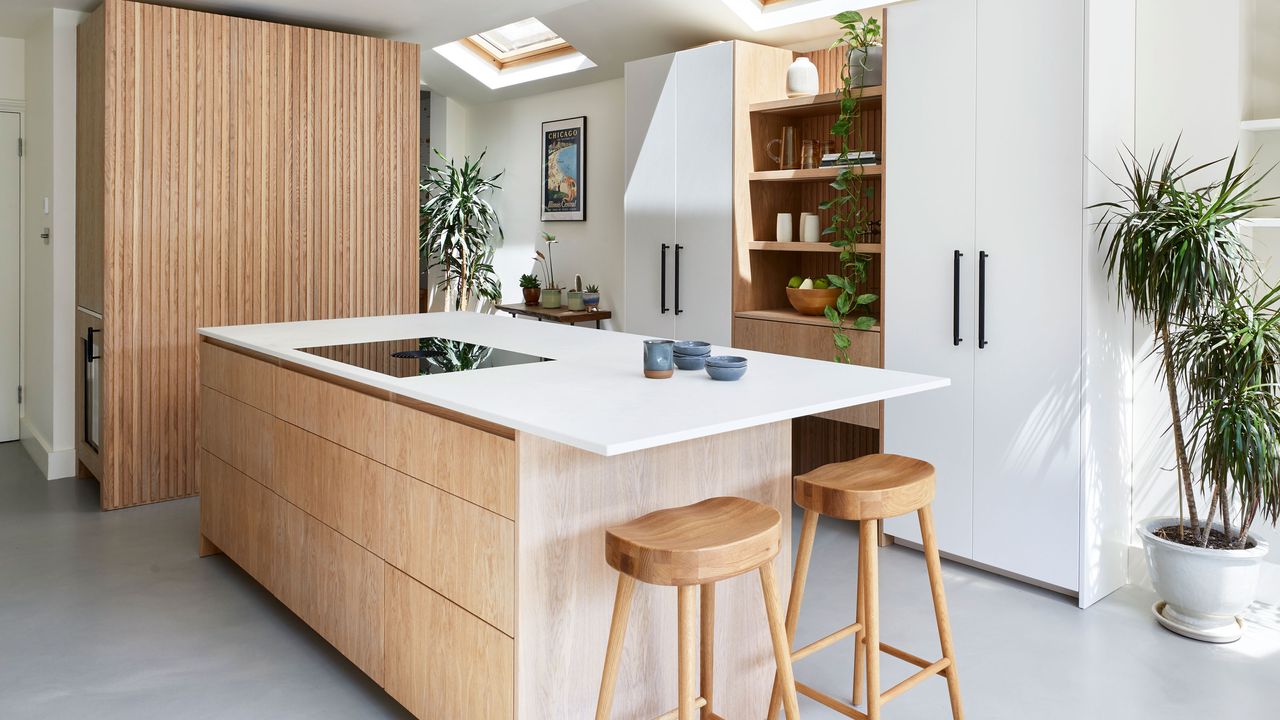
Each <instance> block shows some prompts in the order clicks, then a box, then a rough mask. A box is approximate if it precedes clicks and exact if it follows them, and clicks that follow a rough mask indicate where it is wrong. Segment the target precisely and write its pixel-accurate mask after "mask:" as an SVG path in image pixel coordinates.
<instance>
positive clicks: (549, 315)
mask: <svg viewBox="0 0 1280 720" xmlns="http://www.w3.org/2000/svg"><path fill="white" fill-rule="evenodd" d="M498 310H500V311H502V312H505V313H511V317H516V316H517V315H523V316H524V317H532V318H538V322H542V321H543V320H551V321H553V322H558V323H564V324H565V325H576V324H578V323H584V322H593V321H594V322H595V324H596V328H597V329H599V327H600V321H601V320H608V319H609V318H611V317H613V313H611V312H609V311H608V310H570V309H569V308H566V307H558V308H544V307H542V306H541V305H525V304H523V303H519V304H514V305H499V306H498Z"/></svg>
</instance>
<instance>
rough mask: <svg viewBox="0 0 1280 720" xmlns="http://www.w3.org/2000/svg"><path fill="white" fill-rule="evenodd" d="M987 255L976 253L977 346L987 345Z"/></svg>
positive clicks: (985, 252) (983, 251) (984, 252)
mask: <svg viewBox="0 0 1280 720" xmlns="http://www.w3.org/2000/svg"><path fill="white" fill-rule="evenodd" d="M988 257H989V256H988V255H987V251H986V250H982V251H980V252H979V253H978V348H979V349H982V348H984V347H986V346H987V258H988Z"/></svg>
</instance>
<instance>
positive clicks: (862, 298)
mask: <svg viewBox="0 0 1280 720" xmlns="http://www.w3.org/2000/svg"><path fill="white" fill-rule="evenodd" d="M879 299H880V298H879V297H877V296H876V295H873V294H871V293H863V294H862V295H859V296H858V304H859V305H870V304H871V303H873V302H875V301H876V300H879Z"/></svg>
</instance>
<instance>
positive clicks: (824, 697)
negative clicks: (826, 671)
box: [796, 681, 867, 720]
mask: <svg viewBox="0 0 1280 720" xmlns="http://www.w3.org/2000/svg"><path fill="white" fill-rule="evenodd" d="M796 692H798V693H800V694H801V695H805V696H807V697H810V698H813V699H814V700H817V701H818V702H820V703H822V704H823V705H826V706H827V707H829V708H831V709H832V710H835V711H836V712H838V713H840V714H841V715H844V716H845V717H851V718H854V720H867V714H866V713H864V712H862V711H861V710H858V709H857V708H854V707H853V706H851V705H849V704H848V703H845V702H842V701H840V700H837V699H835V698H833V697H831V696H830V695H828V694H826V693H824V692H822V691H821V690H818V689H817V688H812V687H809V686H808V685H805V684H804V683H802V682H799V681H797V682H796Z"/></svg>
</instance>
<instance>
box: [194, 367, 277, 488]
mask: <svg viewBox="0 0 1280 720" xmlns="http://www.w3.org/2000/svg"><path fill="white" fill-rule="evenodd" d="M200 412H201V414H200V446H201V447H203V448H204V449H206V450H208V451H209V452H211V453H213V454H214V455H217V456H218V457H219V458H221V459H222V460H223V461H224V462H226V463H228V464H230V465H231V466H232V467H234V468H235V469H237V470H239V471H240V472H242V473H244V474H245V475H248V476H249V477H251V478H253V479H254V480H257V481H259V482H261V483H263V484H264V485H269V484H270V483H271V460H272V450H271V435H272V430H273V425H274V423H275V419H274V418H272V417H271V416H270V415H268V414H266V413H264V412H263V411H261V410H259V409H257V408H255V407H253V406H251V405H246V404H245V403H242V402H240V401H239V400H236V399H234V398H231V397H228V396H226V395H223V394H222V393H220V392H218V391H217V390H214V389H212V388H208V387H201V388H200Z"/></svg>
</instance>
